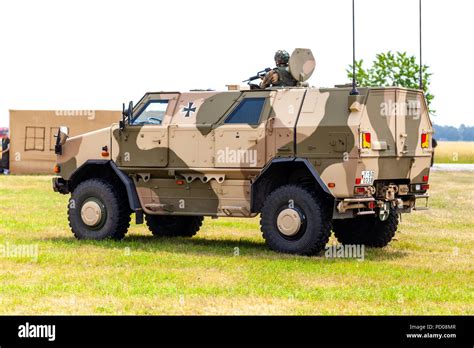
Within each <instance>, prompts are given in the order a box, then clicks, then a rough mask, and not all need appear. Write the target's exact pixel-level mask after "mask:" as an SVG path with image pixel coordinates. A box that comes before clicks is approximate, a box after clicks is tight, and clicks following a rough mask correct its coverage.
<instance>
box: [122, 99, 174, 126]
mask: <svg viewBox="0 0 474 348" xmlns="http://www.w3.org/2000/svg"><path fill="white" fill-rule="evenodd" d="M167 107H168V100H151V101H149V102H148V103H147V104H146V106H145V107H144V108H142V109H141V111H140V112H139V113H138V115H137V116H135V117H134V118H133V120H132V122H130V124H131V125H133V126H137V125H144V124H161V123H162V122H163V117H164V116H165V113H166V108H167Z"/></svg>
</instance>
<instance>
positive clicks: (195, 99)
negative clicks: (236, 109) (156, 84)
mask: <svg viewBox="0 0 474 348" xmlns="http://www.w3.org/2000/svg"><path fill="white" fill-rule="evenodd" d="M240 95H241V92H225V93H209V92H205V93H204V92H203V93H199V92H192V93H184V94H182V95H181V97H180V99H179V102H178V107H177V108H176V110H175V113H174V115H173V118H172V120H171V123H170V129H169V166H170V167H173V168H175V167H177V168H209V167H213V166H214V144H215V137H214V131H213V128H215V126H216V124H217V123H218V122H219V121H220V120H221V119H222V118H223V117H224V115H225V114H226V113H227V112H228V110H229V109H230V108H231V107H232V106H233V105H234V104H235V102H236V101H237V100H238V98H239V97H240Z"/></svg>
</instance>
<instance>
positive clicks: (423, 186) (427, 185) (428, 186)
mask: <svg viewBox="0 0 474 348" xmlns="http://www.w3.org/2000/svg"><path fill="white" fill-rule="evenodd" d="M429 189H430V185H429V184H424V185H421V190H422V191H426V190H429Z"/></svg>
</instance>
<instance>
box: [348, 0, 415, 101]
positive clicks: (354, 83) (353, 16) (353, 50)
mask: <svg viewBox="0 0 474 348" xmlns="http://www.w3.org/2000/svg"><path fill="white" fill-rule="evenodd" d="M420 1H421V0H420ZM420 6H421V5H420ZM354 12H355V11H354V0H352V90H351V93H350V95H359V91H358V90H357V83H356V68H355V54H356V53H355V52H356V51H355V15H354Z"/></svg>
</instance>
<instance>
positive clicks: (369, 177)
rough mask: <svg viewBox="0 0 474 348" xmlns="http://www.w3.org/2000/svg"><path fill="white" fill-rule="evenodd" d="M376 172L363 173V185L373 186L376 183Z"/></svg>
mask: <svg viewBox="0 0 474 348" xmlns="http://www.w3.org/2000/svg"><path fill="white" fill-rule="evenodd" d="M374 176H375V172H374V171H373V170H363V171H362V180H361V184H362V185H372V184H373V183H374Z"/></svg>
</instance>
